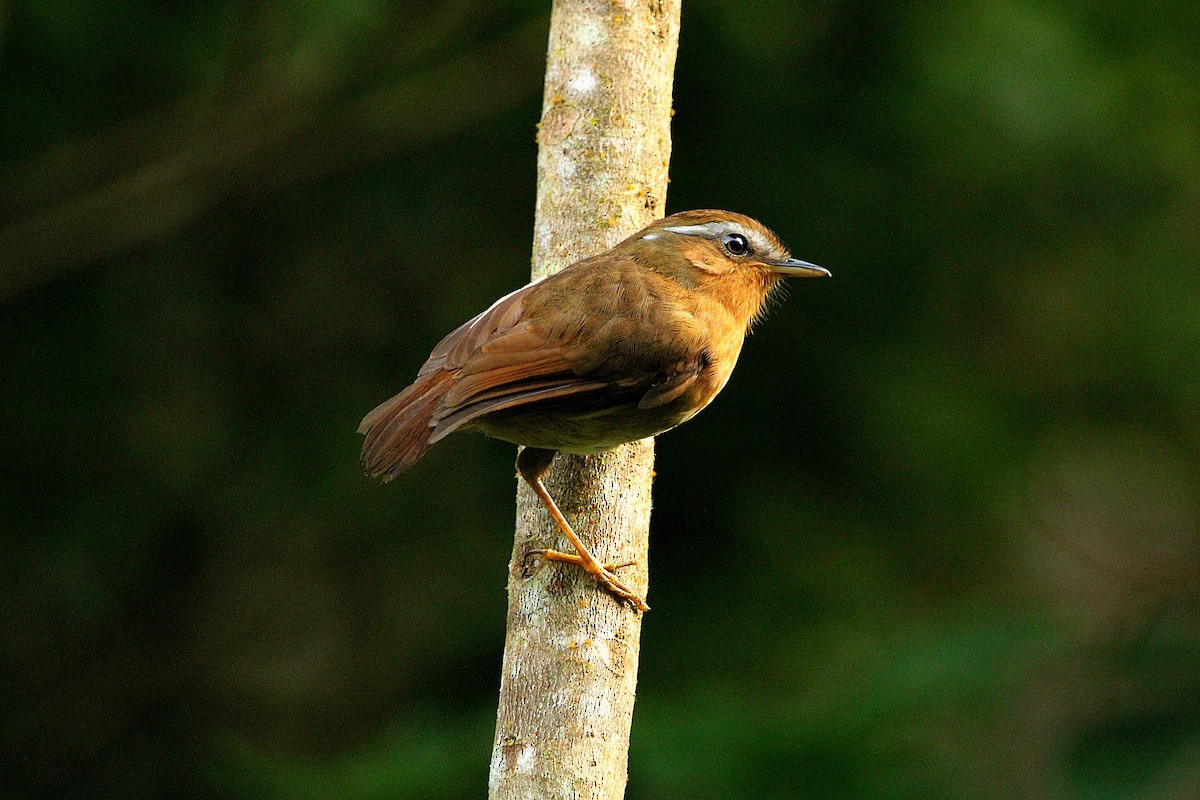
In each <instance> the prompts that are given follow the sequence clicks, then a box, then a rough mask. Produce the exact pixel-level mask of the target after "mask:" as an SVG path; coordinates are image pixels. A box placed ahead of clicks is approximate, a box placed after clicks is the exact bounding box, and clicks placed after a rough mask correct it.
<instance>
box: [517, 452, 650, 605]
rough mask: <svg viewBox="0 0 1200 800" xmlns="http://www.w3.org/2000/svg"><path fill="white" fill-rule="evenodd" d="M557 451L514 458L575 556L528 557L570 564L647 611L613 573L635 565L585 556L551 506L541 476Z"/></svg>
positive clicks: (548, 552)
mask: <svg viewBox="0 0 1200 800" xmlns="http://www.w3.org/2000/svg"><path fill="white" fill-rule="evenodd" d="M555 454H556V451H554V450H541V449H538V448H534V447H526V448H524V449H523V450H522V451H521V453H520V455H518V456H517V472H518V473H520V475H521V477H522V478H524V479H525V482H526V483H528V484H529V486H530V488H532V489H533V492H534V494H536V495H537V496H538V499H539V500H541V501H542V505H543V506H545V507H546V510H547V511H549V512H550V517H551V518H552V519H553V520H554V522H555V523H556V524H557V525H558V529H559V530H561V531H562V532H563V535H564V536H566V537H567V538H568V539H569V540H570V541H571V544H573V545H574V546H575V550H576V551H577V552H578V555H575V554H571V553H560V552H559V551H557V550H530V551H529V553H528V555H539V556H541V557H542V558H545V559H547V560H549V561H562V562H566V563H569V564H576V565H578V566H580V567H582V568H583V570H584V571H585V572H587V573H588V574H589V575H591V576H592V577H593V578H594V579H595V580H596V581H597V582H598V583H600V584H601V585H602V586H604V588H606V589H608V590H609V591H610V592H612V593H613V594H615V595H616V596H617V597H620V598H621V599H622V600H624V601H625V602H627V603H629V604H630V605H631V606H633V607H634V608H636V609H637V610H639V611H649V610H650V606H648V605H646V601H645V600H643V599H642V598H641V596H640V595H638V594H637V593H636V592H634V591H633V590H632V589H630V588H629V587H628V586H626V585H625V584H624V583H622V582H621V579H620V578H618V577H617V576H616V575H614V574H613V573H612V570H613V569H616V568H617V567H624V566H629V565H630V564H633V563H635V562H634V561H626V562H624V563H622V564H617V565H607V566H606V565H604V564H601V563H600V562H599V561H597V560H596V558H595V557H594V556H593V555H592V554H591V553H589V552H588V549H587V548H586V547H584V546H583V542H582V541H580V539H579V537H578V536H577V535H576V534H575V531H574V530H573V529H572V528H571V524H570V523H569V522H567V518H566V517H564V516H563V513H562V511H560V510H559V509H558V505H557V504H556V503H555V502H554V498H552V497H551V496H550V492H548V491H547V490H546V484H544V483H543V482H542V476H544V475H545V474H546V472H547V471H548V470H549V469H550V463H551V462H552V461H554V456H555Z"/></svg>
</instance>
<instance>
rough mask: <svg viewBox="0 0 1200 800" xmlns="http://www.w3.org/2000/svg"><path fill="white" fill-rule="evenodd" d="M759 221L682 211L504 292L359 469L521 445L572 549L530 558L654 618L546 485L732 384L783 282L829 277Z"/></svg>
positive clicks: (390, 403)
mask: <svg viewBox="0 0 1200 800" xmlns="http://www.w3.org/2000/svg"><path fill="white" fill-rule="evenodd" d="M830 274H831V273H830V272H829V270H827V269H825V268H824V267H819V266H817V265H815V264H810V263H809V262H807V261H801V260H799V259H795V258H793V257H792V255H791V253H790V252H789V251H788V250H787V248H786V247H784V246H783V244H782V243H781V242H780V241H779V238H778V237H777V236H776V235H775V234H774V233H772V232H771V231H770V230H769V229H768V228H766V227H765V226H764V225H763V224H762V223H760V222H758V221H756V220H754V219H752V218H750V217H747V216H744V215H742V214H737V213H734V212H730V211H720V210H713V209H702V210H695V211H683V212H679V213H676V214H672V215H671V216H668V217H665V218H663V219H660V220H658V221H657V222H654V223H652V224H650V225H648V226H647V227H645V228H643V229H642V230H640V231H638V232H637V233H635V234H633V235H632V236H630V237H628V238H627V239H625V240H624V241H621V242H620V243H618V244H617V245H615V246H613V247H612V248H611V249H609V250H606V251H605V252H602V253H600V254H598V255H593V256H591V257H588V258H584V259H582V260H580V261H577V262H575V263H573V264H571V265H570V266H567V267H565V268H564V269H562V270H561V271H559V272H557V273H554V274H552V275H549V276H547V277H544V278H540V279H538V280H535V281H533V282H532V283H529V284H527V285H526V286H524V287H522V288H520V289H517V290H516V291H514V292H512V293H510V294H507V295H505V296H504V297H501V298H500V299H499V300H497V301H496V302H495V303H493V304H492V305H491V306H490V307H488V308H487V309H486V310H485V311H483V312H482V313H480V314H478V315H477V316H475V317H472V318H471V319H470V320H468V321H467V322H465V323H463V324H462V325H460V326H459V327H458V328H455V329H454V330H453V331H451V332H450V333H449V334H447V335H446V336H445V338H443V339H442V340H441V341H440V342H439V343H438V344H437V346H435V347H434V348H433V351H432V352H431V353H430V355H429V358H428V359H427V360H426V361H425V364H424V365H423V366H422V367H421V368H420V370H419V371H418V373H417V377H416V380H415V381H414V382H413V383H412V384H411V385H410V386H408V387H407V388H406V389H404V390H403V391H401V392H400V393H399V394H397V395H395V396H394V397H392V398H390V399H388V400H386V401H384V402H383V403H381V404H379V405H378V406H377V407H376V408H375V409H374V410H372V411H371V412H370V413H368V414H367V415H366V416H365V417H364V418H363V420H362V423H361V425H360V426H359V429H358V431H359V433H361V434H364V435H365V437H366V438H365V440H364V442H363V447H362V458H361V462H362V465H363V467H364V468H365V469H366V472H367V474H368V475H370V476H372V477H379V478H382V480H383V481H384V482H387V481H390V480H391V479H393V478H395V477H396V476H397V475H399V474H400V473H402V472H404V471H405V470H407V469H408V468H410V467H411V466H412V465H413V464H415V463H416V462H417V461H418V460H419V459H420V458H421V456H423V455H424V454H425V452H426V451H427V450H428V449H429V448H430V447H431V446H432V445H434V444H437V443H438V442H439V441H441V440H442V439H444V438H446V437H447V436H449V435H450V434H452V433H454V432H456V431H460V430H468V429H473V430H477V431H482V432H483V433H485V434H488V435H490V436H493V437H495V438H497V439H501V440H504V441H507V442H511V443H513V444H516V445H519V446H520V450H519V452H518V456H517V463H516V467H517V472H518V474H519V475H520V476H521V478H523V479H524V480H525V482H526V483H528V484H529V486H530V487H531V488H532V489H533V491H534V493H535V494H536V495H537V497H538V499H539V500H540V501H541V503H542V505H543V506H544V507H545V509H546V511H547V512H548V513H549V514H550V516H551V518H552V519H553V520H554V522H555V524H556V525H557V526H558V528H559V529H560V530H561V531H562V533H563V535H564V536H565V537H566V538H567V539H568V540H569V541H570V543H571V545H572V546H573V547H574V549H575V552H574V553H564V552H560V551H557V550H552V549H536V550H530V551H529V552H528V553H527V556H541V557H543V558H545V559H547V560H550V561H558V562H565V563H571V564H575V565H578V566H579V567H581V568H583V570H584V571H585V572H587V573H588V574H589V575H590V576H591V577H592V578H593V579H595V580H596V581H597V583H598V584H600V585H601V586H603V587H604V588H605V589H607V590H608V591H610V592H612V594H614V595H615V596H616V597H617V598H619V599H620V600H621V601H624V602H625V603H627V604H628V605H630V606H631V607H633V608H634V609H637V610H639V611H646V610H649V606H647V605H646V602H645V600H644V598H642V597H641V596H640V595H638V594H637V593H636V592H634V591H633V590H632V589H630V588H629V587H628V586H627V585H626V584H625V583H624V582H623V581H621V579H620V578H619V577H618V576H617V574H616V572H615V570H616V569H619V568H620V567H623V566H628V565H629V563H632V562H626V563H624V564H617V565H613V564H601V563H600V562H599V561H597V559H596V558H595V557H594V556H593V555H592V554H591V553H590V552H589V550H588V548H587V547H585V545H584V543H583V542H582V541H581V540H580V538H579V536H578V535H577V534H576V532H575V530H574V529H573V528H572V527H571V524H570V522H568V521H567V519H566V517H565V516H564V515H563V513H562V511H561V510H559V508H558V505H557V504H556V503H555V502H554V499H553V498H552V497H551V495H550V493H549V491H548V490H547V489H546V485H545V483H544V481H543V478H544V477H545V475H546V473H547V472H548V471H549V469H550V465H551V463H552V462H553V460H554V457H555V455H556V454H557V453H560V452H562V453H571V454H578V455H592V454H595V453H601V452H604V451H606V450H610V449H612V448H614V447H617V446H618V445H621V444H623V443H625V442H632V441H636V440H639V439H643V438H646V437H648V436H654V435H657V434H660V433H663V432H664V431H667V430H670V429H671V428H674V427H675V426H677V425H679V424H681V423H683V422H686V421H687V420H689V419H691V418H692V417H693V416H695V415H696V414H697V413H698V412H699V411H701V410H702V409H703V408H704V407H705V406H707V405H708V404H709V403H710V402H712V400H713V398H714V397H716V396H717V394H718V393H719V392H720V391H721V389H723V388H724V387H725V384H726V382H727V381H728V380H729V376H730V374H731V373H732V372H733V368H734V365H735V364H736V363H737V359H738V355H739V354H740V353H741V349H742V343H743V341H744V339H745V338H746V334H747V333H748V332H749V330H750V328H751V327H752V326H753V325H754V323H755V322H756V321H757V320H758V319H759V318H760V317H761V316H762V314H763V311H764V309H765V307H766V305H767V302H768V299H769V298H770V297H771V296H772V294H774V293H775V292H776V290H777V289H778V288H779V287H780V285H781V283H782V281H783V279H784V278H786V277H829V276H830Z"/></svg>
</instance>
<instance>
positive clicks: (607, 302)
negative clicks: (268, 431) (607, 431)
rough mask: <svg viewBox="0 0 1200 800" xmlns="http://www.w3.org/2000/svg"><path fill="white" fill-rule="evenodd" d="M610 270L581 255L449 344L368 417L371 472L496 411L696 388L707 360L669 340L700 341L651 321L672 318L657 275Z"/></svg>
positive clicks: (646, 403) (409, 459)
mask: <svg viewBox="0 0 1200 800" xmlns="http://www.w3.org/2000/svg"><path fill="white" fill-rule="evenodd" d="M611 266H612V265H611V264H607V263H606V264H596V263H591V264H589V263H588V262H581V263H579V264H576V265H574V266H572V267H570V268H568V269H566V270H564V271H563V272H560V273H558V274H557V275H554V276H552V277H550V278H547V279H546V280H545V281H543V282H535V283H531V284H529V285H528V286H525V287H523V288H521V289H518V290H517V291H515V292H513V293H512V294H509V295H507V296H505V297H503V298H501V299H500V300H498V301H496V302H495V303H494V304H493V305H492V306H491V308H489V309H487V310H486V311H484V312H483V313H482V314H479V315H478V316H476V317H474V318H473V319H471V320H469V321H468V322H466V323H464V324H463V325H461V326H459V327H458V328H456V329H455V330H454V331H452V332H451V333H450V334H449V335H447V336H446V337H445V338H444V339H442V341H440V342H439V343H438V344H437V346H436V347H434V349H433V352H431V353H430V355H429V358H428V360H427V361H426V362H425V364H424V366H422V367H421V370H420V372H419V375H418V379H417V382H416V383H415V384H413V386H411V387H409V388H408V389H406V390H405V391H404V392H401V393H400V394H399V395H397V396H396V397H394V398H392V399H391V400H389V401H387V402H386V403H383V404H382V405H380V406H379V407H378V408H376V409H375V410H374V411H372V412H371V413H370V414H368V415H367V417H366V418H365V419H364V420H363V423H362V425H361V426H360V428H359V430H360V431H361V432H364V433H366V434H367V440H366V442H364V445H363V462H364V464H366V465H367V468H368V470H369V471H370V472H371V473H372V474H381V473H386V474H387V475H389V476H391V475H394V474H396V473H398V472H399V471H401V470H403V469H405V468H407V466H409V465H411V464H412V463H413V462H415V461H416V459H417V458H419V457H420V455H421V454H422V453H424V451H425V450H426V449H427V448H428V447H429V446H430V445H432V444H434V443H435V442H437V441H439V440H441V439H443V438H445V437H446V436H448V435H450V434H451V433H453V432H454V431H456V430H459V429H460V428H462V427H464V426H466V425H469V424H470V423H472V422H474V421H475V420H478V419H479V418H480V417H482V416H484V415H486V414H490V413H494V412H498V411H504V410H510V409H513V408H518V407H525V406H535V405H539V404H543V403H549V402H552V401H553V402H559V401H561V400H562V399H563V398H567V397H570V398H577V399H581V400H585V401H586V402H587V403H588V404H591V405H594V404H595V403H601V404H605V403H631V404H634V405H637V404H638V403H639V401H640V402H641V403H642V404H643V407H645V408H654V407H656V406H659V405H664V404H666V403H669V402H671V401H672V400H674V399H676V398H677V397H679V396H681V395H682V394H683V393H685V392H686V391H687V390H688V389H689V388H691V386H692V385H693V384H694V383H695V381H696V378H697V376H698V375H699V374H700V372H701V371H702V370H703V369H704V367H705V366H706V363H707V362H704V361H703V359H702V358H700V357H699V356H698V355H697V351H695V350H693V349H690V348H686V347H685V348H683V349H682V350H681V351H680V352H674V350H673V348H671V347H670V346H669V343H670V342H673V341H680V340H681V339H688V338H689V337H686V336H683V337H680V336H679V335H673V336H668V337H666V341H660V340H658V339H654V338H653V331H655V330H667V329H671V330H674V331H675V333H676V334H678V333H679V331H678V326H677V325H675V324H674V323H675V322H677V320H669V321H666V322H664V321H663V320H657V321H655V320H653V319H648V318H649V317H654V316H655V315H658V314H662V313H664V312H663V311H662V308H663V305H664V304H663V303H661V302H659V300H660V298H659V297H658V295H657V294H656V292H655V291H654V287H653V285H652V284H651V283H650V281H651V279H652V277H651V276H646V275H645V274H644V273H641V271H640V270H614V269H612V268H611ZM631 308H637V309H640V312H639V313H633V314H631V313H630V309H631ZM668 323H670V324H668Z"/></svg>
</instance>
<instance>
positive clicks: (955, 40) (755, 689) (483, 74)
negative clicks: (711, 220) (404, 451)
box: [0, 0, 1200, 800]
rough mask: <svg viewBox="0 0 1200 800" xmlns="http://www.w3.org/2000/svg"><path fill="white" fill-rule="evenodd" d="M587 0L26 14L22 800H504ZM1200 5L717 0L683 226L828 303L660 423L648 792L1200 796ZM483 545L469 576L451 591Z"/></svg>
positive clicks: (21, 212)
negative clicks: (542, 201) (502, 757)
mask: <svg viewBox="0 0 1200 800" xmlns="http://www.w3.org/2000/svg"><path fill="white" fill-rule="evenodd" d="M547 25H548V3H546V2H532V0H512V1H511V2H503V0H498V1H497V2H492V3H487V4H480V3H472V2H445V3H416V2H413V3H407V4H406V3H385V2H371V1H370V0H362V2H348V1H345V0H343V1H342V2H321V1H320V0H263V1H262V2H256V3H235V2H229V1H228V0H223V1H221V2H204V3H202V2H182V3H174V4H166V3H152V2H147V1H146V0H138V1H136V2H134V1H126V2H109V1H108V0H19V1H16V2H13V1H11V0H10V1H9V2H0V64H2V66H0V353H2V355H0V365H3V369H0V413H2V414H3V419H4V424H5V429H4V433H3V435H2V436H0V464H2V466H0V473H2V476H3V484H4V491H3V493H2V498H3V499H2V500H0V503H2V506H0V519H2V520H3V522H2V525H3V539H2V540H0V541H2V545H3V558H2V559H0V570H2V572H0V607H2V608H3V614H2V615H0V659H2V660H0V668H2V670H3V673H2V674H3V675H4V676H5V677H4V678H3V686H4V691H3V692H2V693H0V795H2V796H4V797H13V798H21V797H55V798H64V797H95V798H129V799H132V800H138V799H139V798H165V797H169V798H183V799H184V800H187V799H188V798H335V799H338V798H344V799H345V800H351V799H352V798H354V799H357V798H468V797H479V796H482V794H483V792H484V786H485V784H486V770H487V763H488V757H489V750H490V746H491V737H492V729H493V725H494V714H495V697H496V690H497V686H498V681H499V678H498V671H499V664H500V652H501V647H502V643H503V636H504V604H505V596H504V586H505V579H506V565H507V560H508V557H509V550H510V547H511V527H512V521H513V499H512V498H513V491H514V487H515V481H514V479H513V471H512V459H513V449H512V448H511V447H510V446H508V445H505V444H502V443H498V442H494V441H490V440H486V439H484V438H482V437H470V436H464V437H462V438H458V437H455V438H453V439H452V440H450V441H448V442H446V443H445V444H444V445H440V446H439V447H438V448H436V449H435V450H434V451H432V452H431V453H430V455H429V456H428V457H427V458H426V459H425V461H424V462H423V463H422V464H420V465H419V466H418V468H416V469H414V470H413V471H412V472H411V473H409V474H406V475H405V476H404V477H403V479H402V480H398V481H396V482H395V483H394V484H392V485H390V486H388V487H387V488H386V489H382V488H381V487H380V486H378V485H376V484H375V483H373V482H371V481H369V480H367V479H365V478H364V477H363V476H362V474H361V471H360V469H359V466H358V463H357V457H358V448H359V443H360V440H359V437H358V436H357V435H356V434H355V427H356V425H357V423H358V420H359V418H360V417H361V415H362V414H363V413H364V412H365V411H367V410H368V409H369V408H371V407H372V406H373V405H374V404H375V403H377V402H378V401H380V400H382V399H384V398H385V397H387V396H389V395H390V394H391V393H393V392H394V391H396V390H397V389H398V388H400V387H401V386H402V385H404V384H405V383H407V382H408V380H409V379H410V378H411V377H412V375H413V374H414V372H415V370H416V368H417V367H418V365H419V364H420V363H421V361H422V360H423V359H424V357H425V355H426V354H427V353H428V351H429V349H430V348H431V346H432V345H433V344H434V343H435V342H436V341H437V339H438V338H439V337H440V336H441V335H442V334H443V333H445V332H446V331H448V330H449V329H450V328H451V327H453V326H454V325H455V324H457V323H459V322H461V321H462V320H464V319H466V318H467V317H469V316H470V315H472V314H474V313H475V312H477V311H479V310H480V309H482V308H484V307H486V306H487V305H488V304H489V303H490V302H491V301H492V300H493V299H494V298H495V297H497V296H499V295H501V294H503V293H505V292H507V291H510V290H511V289H513V288H515V287H517V286H519V285H521V284H522V283H524V282H525V280H526V278H527V274H528V268H529V251H530V237H531V231H532V223H533V219H532V217H533V210H532V209H533V197H534V187H535V156H536V145H535V142H534V125H535V123H536V121H537V119H538V115H539V109H540V94H541V78H542V74H541V73H542V68H543V64H544V58H545V38H546V31H547ZM1197 30H1200V4H1197V3H1195V2H1191V1H1190V0H1181V1H1180V2H1158V3H1143V4H1127V3H1118V2H1099V1H1098V0H1093V2H1066V0H1010V1H1007V2H1002V1H998V2H984V1H982V0H968V1H967V2H960V3H940V4H939V3H927V4H917V3H890V2H875V3H872V2H854V1H853V0H827V1H826V2H807V3H789V2H782V1H772V0H742V2H738V3H730V2H719V0H687V2H685V4H684V20H683V33H682V41H681V45H680V52H679V63H678V74H677V82H676V98H675V106H676V108H677V112H678V113H677V115H676V117H675V121H674V154H673V163H672V176H673V183H672V185H671V191H670V195H669V197H668V207H669V210H672V211H677V210H682V209H687V208H694V207H720V208H729V209H733V210H737V211H742V212H745V213H748V214H751V215H753V216H756V217H759V218H760V219H762V220H763V221H764V222H766V223H767V224H768V225H770V226H772V227H774V228H775V229H776V231H777V232H778V233H779V234H780V236H781V237H782V238H783V239H784V241H786V242H787V243H788V244H790V246H791V247H792V249H793V251H794V252H795V253H796V255H798V256H800V257H803V258H806V259H810V260H812V261H815V262H817V263H820V264H823V265H825V266H827V267H829V268H830V269H832V270H833V272H834V273H835V275H836V277H835V279H834V280H832V281H827V282H825V281H822V282H811V283H810V282H797V283H795V284H794V285H793V286H792V291H791V297H790V299H788V300H787V302H785V303H783V304H781V305H779V306H778V307H777V308H776V309H775V310H774V311H773V313H772V315H771V318H770V319H769V320H767V322H766V323H765V324H763V325H762V326H761V327H760V328H759V330H758V331H757V332H756V333H755V334H754V336H753V337H752V340H751V341H750V342H749V343H748V346H747V348H746V351H745V353H744V355H743V359H742V363H741V365H740V366H739V368H738V373H737V375H735V377H734V379H733V380H732V382H731V384H730V386H729V388H728V389H727V390H726V392H725V393H724V394H723V395H722V396H721V398H720V399H719V400H718V401H717V402H716V403H715V404H714V405H713V407H712V408H710V409H709V410H707V411H706V412H705V413H704V414H702V415H701V416H700V417H699V418H697V419H696V420H695V421H693V422H692V423H690V424H689V425H687V426H684V427H683V428H681V429H680V430H679V431H676V432H673V433H671V434H669V435H667V436H665V437H664V438H663V439H662V440H661V441H660V443H659V447H658V452H659V456H658V462H657V469H658V479H657V482H656V486H655V515H654V521H653V530H652V535H651V540H652V542H653V544H652V552H651V562H652V563H651V566H652V569H651V572H652V583H651V594H650V600H651V603H652V605H653V606H654V611H653V612H652V613H651V614H649V615H648V616H647V618H646V623H645V630H644V639H643V649H642V667H641V682H640V686H639V698H638V708H637V713H636V715H635V719H634V729H633V743H632V751H631V754H630V785H629V792H628V796H629V798H631V800H643V799H646V798H697V799H699V800H705V799H707V798H914V799H915V798H1146V799H1147V800H1149V799H1151V798H1153V799H1154V800H1159V799H1161V798H1193V797H1197V796H1200V491H1198V487H1200V370H1198V363H1200V258H1198V256H1200V47H1197V45H1196V31H1197ZM448 556H449V557H448Z"/></svg>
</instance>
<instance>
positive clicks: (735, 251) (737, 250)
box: [721, 233, 750, 256]
mask: <svg viewBox="0 0 1200 800" xmlns="http://www.w3.org/2000/svg"><path fill="white" fill-rule="evenodd" d="M721 244H722V245H724V246H725V249H726V250H727V251H729V255H731V256H744V255H746V254H747V253H749V252H750V243H749V242H747V241H746V237H745V236H742V235H741V234H740V233H727V234H725V237H724V238H723V239H721Z"/></svg>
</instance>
